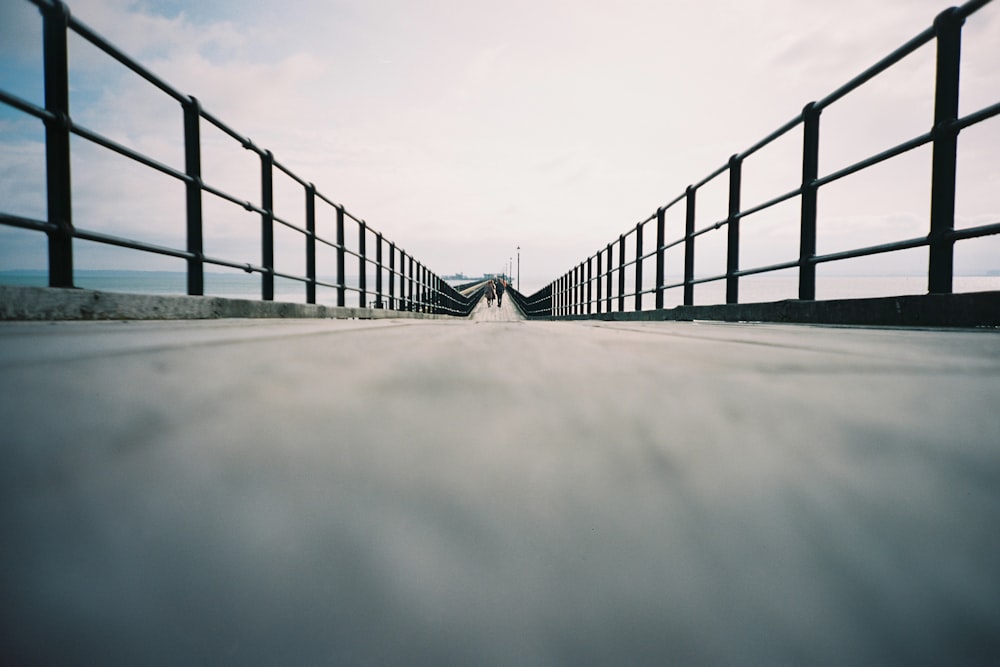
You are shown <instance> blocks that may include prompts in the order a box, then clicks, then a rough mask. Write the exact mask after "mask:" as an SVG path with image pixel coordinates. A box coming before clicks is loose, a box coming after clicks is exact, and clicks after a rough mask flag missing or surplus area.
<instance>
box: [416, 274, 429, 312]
mask: <svg viewBox="0 0 1000 667" xmlns="http://www.w3.org/2000/svg"><path fill="white" fill-rule="evenodd" d="M424 280H425V276H424V265H423V264H421V263H420V262H417V312H418V313H423V312H425V310H426V306H427V293H426V290H425V289H424Z"/></svg>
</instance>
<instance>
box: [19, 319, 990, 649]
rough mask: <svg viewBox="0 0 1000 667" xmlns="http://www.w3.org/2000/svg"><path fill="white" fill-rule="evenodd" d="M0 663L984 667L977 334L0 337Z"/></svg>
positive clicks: (257, 329) (140, 330)
mask: <svg viewBox="0 0 1000 667" xmlns="http://www.w3.org/2000/svg"><path fill="white" fill-rule="evenodd" d="M0 424H2V428H0V443H2V444H0V535H2V536H3V537H2V541H0V568H2V572H3V574H2V577H0V647H2V648H0V663H5V664H7V663H10V664H69V663H72V664H150V665H157V664H163V665H179V664H240V665H247V664H292V663H294V664H331V665H353V664H406V665H411V664H433V665H472V664H476V665H552V664H557V665H586V664H600V665H609V664H628V665H643V664H649V665H663V664H764V663H768V664H831V665H845V664H851V665H857V664H871V665H876V664H879V665H881V664H925V663H926V664H931V663H936V664H971V663H980V664H987V663H993V664H996V663H997V661H998V660H1000V632H998V628H1000V567H998V565H997V564H998V563H1000V530H998V529H997V527H998V526H1000V333H997V332H996V331H939V330H906V331H901V330H892V329H870V328H868V329H866V328H846V327H845V328H832V327H810V326H784V325H750V324H719V323H711V324H710V323H701V322H655V323H654V322H647V323H594V322H573V323H568V322H525V321H522V320H520V318H519V317H518V314H517V312H516V311H515V310H514V309H513V308H512V306H511V305H510V304H509V302H505V303H504V307H503V308H500V309H497V308H494V309H489V310H487V309H486V308H485V304H483V305H482V306H480V308H479V310H477V312H476V314H475V315H474V317H473V318H471V319H470V320H468V321H439V320H432V321H424V320H391V319H389V320H373V321H367V320H217V321H185V322H59V323H2V324H0Z"/></svg>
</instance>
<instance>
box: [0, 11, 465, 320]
mask: <svg viewBox="0 0 1000 667" xmlns="http://www.w3.org/2000/svg"><path fill="white" fill-rule="evenodd" d="M28 1H29V2H31V3H32V4H34V5H35V6H37V7H38V8H39V9H40V10H41V14H42V23H43V38H42V39H43V52H44V89H45V108H40V107H38V106H37V105H35V104H32V103H31V102H28V101H27V100H24V99H21V98H19V97H17V96H15V95H12V94H11V93H9V92H8V91H5V90H3V89H0V102H3V103H4V104H6V105H8V106H10V107H13V108H14V109H17V110H19V111H21V112H23V113H25V114H28V115H29V116H34V117H35V118H38V119H40V120H41V121H42V122H43V123H44V125H45V159H46V186H47V207H48V214H47V219H46V220H38V219H32V218H27V217H23V216H18V215H13V214H10V213H8V212H4V211H0V224H4V225H8V226H12V227H18V228H22V229H28V230H35V231H39V232H44V233H46V234H47V235H48V276H49V286H50V287H73V286H74V271H73V241H74V240H75V239H82V240H87V241H94V242H97V243H102V244H109V245H113V246H119V247H123V248H129V249H132V250H139V251H144V252H148V253H155V254H158V255H166V256H170V257H175V258H179V259H184V260H186V261H187V293H188V294H190V295H203V294H204V289H205V284H204V283H205V281H204V270H205V265H206V264H207V265H214V266H218V267H228V268H235V269H242V270H244V271H246V272H248V273H257V274H260V277H261V298H262V299H263V300H265V301H271V300H273V299H274V279H275V278H276V277H278V278H284V279H289V280H293V281H297V282H301V283H303V284H304V287H305V293H306V296H305V298H306V302H307V303H310V304H314V303H316V288H317V286H322V287H328V288H333V289H335V290H336V291H337V306H341V307H343V306H345V305H346V302H347V296H346V293H347V292H355V293H357V296H358V305H359V306H360V307H366V306H367V305H369V303H368V297H369V296H373V297H374V302H373V303H371V305H373V306H375V307H376V308H389V309H393V310H407V311H416V312H425V313H438V314H451V315H459V316H462V315H468V314H469V312H471V310H472V307H473V306H474V305H475V299H474V298H472V299H470V298H468V297H465V296H463V295H461V294H459V293H458V292H457V291H456V290H455V289H453V288H452V287H451V286H450V285H449V284H448V283H446V282H445V281H444V280H442V279H441V278H439V277H438V276H437V275H436V274H434V273H433V272H431V271H430V270H429V269H428V268H427V267H426V266H424V265H423V264H422V263H421V262H419V261H417V260H416V259H415V258H414V257H413V256H412V255H410V254H408V253H407V252H406V251H405V250H403V249H402V248H401V247H399V246H397V245H396V244H395V243H393V242H390V241H388V240H387V239H385V238H383V236H382V234H381V233H378V232H375V231H374V230H372V229H371V228H370V227H369V226H368V224H367V223H366V222H365V221H364V220H363V219H361V218H358V217H356V216H355V215H353V214H352V213H350V212H349V211H347V209H346V208H345V207H344V206H343V205H342V204H338V203H336V202H334V201H332V200H331V199H329V198H327V197H326V196H324V195H323V194H321V193H320V192H319V191H318V190H317V189H316V186H314V185H313V184H312V183H309V182H307V181H305V180H303V179H302V178H300V177H299V176H297V175H296V174H295V173H293V172H292V171H291V170H290V169H289V168H288V167H286V166H285V165H283V164H281V163H280V162H278V160H277V159H275V157H274V155H272V153H271V152H270V151H268V150H264V149H262V148H260V147H259V146H257V145H256V144H254V143H253V142H252V141H251V140H250V139H249V138H247V137H245V136H243V135H241V134H239V133H238V132H236V131H235V130H233V129H231V128H230V127H229V126H228V125H226V124H225V123H224V122H222V121H221V120H220V119H218V118H216V117H215V116H213V115H212V114H210V113H209V112H208V111H206V110H205V109H203V108H202V106H201V104H200V103H199V102H198V100H197V99H196V98H194V97H189V96H186V95H184V94H182V93H180V92H178V91H177V90H176V89H174V88H173V87H172V86H170V85H169V84H168V83H166V82H165V81H163V80H162V79H161V78H159V77H158V76H157V75H155V74H153V73H152V72H150V71H149V70H147V69H146V68H145V67H143V66H142V65H140V64H139V63H138V62H136V61H135V60H133V59H132V58H130V57H129V56H127V55H125V54H124V53H123V52H122V51H120V50H119V49H118V48H117V47H115V46H114V45H113V44H111V43H109V42H108V41H107V40H105V39H104V38H102V37H101V36H100V35H98V34H97V33H96V32H95V31H94V30H92V29H91V28H89V27H88V26H87V25H86V24H84V23H83V22H81V21H80V20H79V19H77V18H76V17H74V16H72V15H71V13H70V11H69V8H68V7H67V6H66V5H65V4H64V3H62V2H60V1H59V0H28ZM70 30H72V31H73V32H75V33H76V34H77V35H79V36H80V37H82V38H83V39H85V40H87V41H88V42H89V43H90V44H92V45H93V46H95V47H97V48H98V49H100V50H101V51H103V52H104V53H106V54H107V55H109V56H110V57H111V58H113V59H114V60H116V61H118V62H119V63H120V64H121V65H124V66H125V67H127V68H128V69H130V70H132V71H133V72H135V73H136V74H138V75H139V76H140V77H142V79H144V80H145V81H146V82H148V83H149V84H151V85H153V86H154V87H156V88H158V89H159V90H160V91H161V92H162V93H164V94H166V95H167V96H169V97H171V98H173V99H174V100H176V101H177V102H178V103H179V104H180V106H181V109H182V112H183V121H184V122H183V128H184V129H183V132H184V136H183V139H184V170H183V171H181V170H179V169H176V168H174V167H171V166H169V165H166V164H163V163H162V162H159V161H157V160H155V159H153V158H152V157H150V156H148V155H144V154H142V153H140V152H138V151H136V150H133V149H131V148H129V147H126V146H124V145H122V144H120V143H118V142H116V141H114V140H112V139H109V138H108V137H106V136H103V135H101V134H99V133H98V132H94V131H92V130H90V129H88V128H86V127H84V126H82V125H80V124H79V123H77V122H75V121H74V120H73V119H72V118H71V116H70V96H69V59H68V55H69V54H68V44H67V40H68V34H69V31H70ZM203 121H204V122H207V123H210V124H211V125H213V126H215V127H216V128H218V129H219V130H221V131H222V132H223V133H225V134H226V135H228V136H229V137H231V138H232V139H235V140H236V141H237V142H239V143H240V144H241V145H242V146H243V148H245V149H247V150H250V151H252V152H254V153H256V154H257V155H258V156H259V157H260V167H261V192H260V202H259V203H256V204H255V203H252V202H249V201H244V200H242V199H239V198H237V197H235V196H233V195H231V194H229V193H226V192H224V191H222V190H221V189H219V188H216V187H213V186H212V185H211V184H210V183H207V182H205V181H204V180H203V179H202V172H201V154H202V152H201V126H202V122H203ZM71 135H75V136H77V137H81V138H83V139H86V140H88V141H89V142H91V143H93V144H96V145H97V146H101V147H103V148H105V149H107V150H110V151H113V152H114V153H117V154H119V155H121V156H124V157H126V158H128V159H130V160H132V161H134V162H135V163H138V164H140V165H143V166H145V167H148V168H150V169H153V170H156V171H158V172H160V173H162V174H166V175H167V176H170V177H172V178H174V179H176V180H178V181H181V182H183V183H184V184H185V189H186V202H187V206H186V218H187V230H186V233H187V243H186V247H185V248H171V247H165V246H161V245H156V244H151V243H146V242H141V241H136V240H132V239H127V238H123V237H120V236H115V235H112V234H106V233H102V232H98V231H94V230H87V229H82V228H79V227H77V226H75V225H74V224H73V200H72V187H71V179H70V136H71ZM275 170H278V171H280V172H283V173H284V174H285V175H287V176H288V177H289V178H291V179H292V180H293V181H294V182H295V183H297V185H298V186H299V187H301V188H302V192H303V200H304V204H305V222H304V225H299V224H295V223H293V222H291V221H289V220H286V219H283V218H281V217H279V216H277V215H275V212H274V178H273V177H274V172H275ZM205 195H210V196H214V197H217V198H219V199H221V200H224V201H227V202H230V203H232V204H234V205H236V206H239V207H242V208H244V209H246V210H247V211H249V212H252V213H256V214H258V215H260V220H261V227H260V232H261V260H260V263H259V264H252V263H245V262H236V261H231V260H229V259H226V258H222V257H212V256H208V255H206V254H205V253H204V245H203V241H204V234H203V215H204V214H203V197H204V196H205ZM324 205H325V206H330V207H333V209H335V211H336V239H335V240H331V239H328V238H325V237H323V236H320V235H319V234H317V233H316V211H317V207H318V206H324ZM348 221H350V223H352V224H354V225H356V228H357V234H358V246H357V251H355V250H352V249H351V248H349V247H348V244H347V242H346V238H347V233H348V230H347V229H345V227H346V226H347V223H348ZM276 224H277V225H282V226H284V227H286V228H288V229H290V230H292V231H293V232H296V233H298V234H299V235H301V237H302V239H303V242H304V243H303V251H304V254H305V267H306V268H305V275H294V274H288V273H281V272H278V271H276V270H275V268H274V266H275V264H274V250H275V248H274V226H275V225H276ZM372 234H373V235H374V238H375V248H374V251H375V252H374V258H372V253H371V252H370V251H369V250H368V249H367V248H366V239H368V237H369V236H370V235H372ZM318 244H319V245H326V246H328V247H330V248H332V249H334V250H335V251H336V257H337V259H336V282H332V283H331V282H325V281H323V280H320V279H319V278H318V273H317V266H316V256H317V254H316V248H317V245H318ZM386 253H387V254H388V257H386ZM348 256H352V257H354V258H356V260H357V262H358V284H357V286H354V285H348V283H347V275H346V274H347V272H346V266H347V261H348V259H347V257H348ZM386 260H388V261H386ZM372 267H374V271H375V273H374V275H375V285H374V289H370V288H369V285H368V284H367V276H368V272H369V270H370V269H371V268H372ZM384 276H385V277H387V278H388V280H387V284H386V281H384V280H383V277H384Z"/></svg>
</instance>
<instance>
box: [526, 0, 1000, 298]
mask: <svg viewBox="0 0 1000 667" xmlns="http://www.w3.org/2000/svg"><path fill="white" fill-rule="evenodd" d="M990 1H991V0H971V1H970V2H966V3H965V4H963V5H961V6H959V7H952V8H949V9H947V10H945V11H943V12H941V13H940V14H939V15H938V16H937V18H936V19H935V20H934V23H933V25H932V26H931V27H929V28H927V29H926V30H924V31H923V32H921V33H920V34H919V35H917V36H916V37H914V38H912V39H911V40H909V41H907V42H906V43H905V44H903V45H902V46H900V47H899V48H898V49H896V50H895V51H893V52H892V53H890V54H889V55H888V56H886V57H885V58H883V59H882V60H880V61H878V62H877V63H875V64H874V65H872V66H871V67H869V68H868V69H866V70H865V71H863V72H862V73H861V74H859V75H857V76H856V77H854V78H853V79H851V80H850V81H848V82H847V83H845V84H844V85H843V86H841V87H840V88H837V89H836V90H835V91H833V92H832V93H830V94H829V95H827V96H826V97H824V98H822V99H820V100H819V101H816V102H811V103H809V104H807V105H806V106H805V107H804V108H803V110H802V111H801V113H799V114H798V115H797V116H795V117H794V118H792V119H791V120H789V121H788V122H786V123H785V124H784V125H782V126H781V127H779V128H778V129H777V130H775V131H774V132H772V133H771V134H769V135H767V136H766V137H764V138H763V139H761V140H760V141H758V142H757V143H755V144H753V145H752V146H751V147H750V148H748V149H746V150H745V151H743V152H742V153H737V154H735V155H733V156H732V157H730V158H729V160H728V161H727V162H726V164H724V165H722V166H720V167H719V168H718V169H716V170H715V171H713V172H712V173H711V174H709V175H708V176H706V177H705V178H703V179H702V180H700V181H698V182H697V183H695V184H693V185H689V186H688V187H687V188H686V189H685V191H684V192H683V193H682V194H680V195H678V196H677V197H675V198H674V199H673V200H671V201H670V202H669V203H668V204H666V205H664V206H661V207H660V208H658V209H657V210H656V212H655V213H653V214H652V215H651V216H649V217H647V218H646V219H645V220H642V221H640V222H639V223H637V224H636V225H635V226H634V227H633V228H630V229H629V230H628V231H627V232H625V233H624V234H621V235H620V236H619V237H618V239H616V240H614V241H612V242H611V243H609V244H608V245H607V246H605V247H604V248H602V249H600V250H598V251H597V252H596V253H595V254H593V255H591V256H590V257H587V258H586V259H584V260H583V261H582V262H580V263H579V264H577V265H576V266H574V267H573V268H572V269H570V270H569V271H567V272H566V273H564V274H562V275H561V276H560V277H559V278H556V279H555V280H554V281H552V282H551V283H549V284H548V285H547V286H545V287H544V288H542V289H541V290H539V291H538V292H536V293H535V294H533V295H531V296H528V297H525V298H524V306H523V308H524V311H525V314H526V315H528V316H529V317H579V316H586V315H593V314H600V313H602V311H603V312H605V313H611V312H613V306H614V305H615V303H616V302H617V312H623V311H625V310H626V299H630V298H632V299H634V310H635V311H641V310H642V309H643V303H642V297H643V296H644V295H647V294H654V295H655V304H656V305H655V308H656V309H662V308H663V303H664V292H666V291H667V290H669V289H677V288H681V289H683V292H684V295H683V304H684V305H685V306H692V305H693V304H694V286H695V285H700V284H705V283H710V282H718V281H725V282H726V303H727V304H738V303H740V301H739V279H740V278H741V277H744V276H750V275H757V274H762V273H769V272H773V271H780V270H787V269H798V298H799V299H800V300H803V301H814V300H815V298H816V266H817V265H820V264H824V263H828V262H835V261H839V260H845V259H853V258H858V257H864V256H870V255H876V254H881V253H888V252H894V251H899V250H907V249H912V248H917V247H923V246H926V247H928V248H929V262H928V292H929V293H931V294H951V293H952V279H953V264H954V245H955V243H956V242H957V241H960V240H966V239H972V238H979V237H983V236H989V235H996V234H1000V222H997V223H994V224H987V225H980V226H977V227H973V228H966V229H961V230H956V229H955V180H956V179H955V175H956V174H955V172H956V155H957V138H958V134H959V132H961V131H962V130H964V129H966V128H968V127H970V126H972V125H975V124H977V123H980V122H983V121H985V120H987V119H990V118H993V117H995V116H998V115H1000V102H997V103H995V104H991V105H989V106H987V107H985V108H983V109H979V110H977V111H974V112H972V113H969V114H966V115H965V116H962V117H959V116H958V92H959V76H958V75H959V67H958V65H959V60H960V56H961V34H962V32H961V31H962V26H963V24H964V22H965V20H966V19H967V18H968V17H970V16H972V15H973V14H974V13H975V12H976V11H978V10H979V9H981V8H982V7H984V6H985V5H987V4H989V2H990ZM932 40H936V42H937V67H936V70H935V84H936V92H935V105H934V123H933V126H932V128H931V129H930V130H929V131H928V132H926V133H924V134H921V135H919V136H917V137H913V138H911V139H909V140H907V141H904V142H902V143H900V144H898V145H896V146H893V147H891V148H889V149H887V150H884V151H881V152H880V153H877V154H874V155H871V156H868V157H866V158H864V159H863V160H860V161H858V162H856V163H854V164H851V165H848V166H846V167H843V168H841V169H839V170H837V171H835V172H832V173H829V174H826V175H824V176H820V175H819V173H818V162H819V128H820V122H819V121H820V114H821V112H822V111H823V110H824V109H825V108H827V107H829V106H830V105H831V104H833V103H834V102H836V101H837V100H839V99H841V98H843V97H844V96H846V95H848V94H850V93H851V92H853V91H854V90H856V89H857V88H859V87H860V86H861V85H863V84H864V83H866V82H867V81H869V80H871V79H873V78H875V77H876V76H878V75H879V74H881V73H882V72H884V71H886V70H888V69H889V68H890V67H892V66H893V65H895V64H896V63H898V62H900V61H901V60H903V59H904V58H906V57H907V56H909V55H910V54H912V53H913V52H915V51H916V50H917V49H919V48H920V47H922V46H924V45H925V44H927V43H929V42H931V41H932ZM799 126H802V128H803V148H802V165H801V166H802V181H801V183H800V184H799V186H798V187H797V188H795V189H794V190H792V191H790V192H786V193H784V194H782V195H779V196H777V197H774V198H772V199H770V200H768V201H766V202H764V203H762V204H756V205H754V206H751V207H748V208H742V207H741V202H740V191H741V184H742V170H743V162H744V161H745V160H746V159H747V158H748V157H750V156H751V155H752V154H754V153H756V152H757V151H759V150H760V149H762V148H764V147H765V146H767V145H769V144H771V143H772V142H774V141H776V140H778V139H779V138H781V137H783V136H785V135H786V134H788V133H789V132H790V131H792V130H793V129H796V128H798V127H799ZM927 144H931V145H932V150H933V157H932V176H931V178H932V182H931V214H930V229H929V231H928V234H927V236H924V237H920V238H912V239H904V240H901V241H896V242H893V243H882V244H878V245H870V246H866V247H862V248H856V249H853V250H848V251H843V252H834V253H828V254H823V255H817V254H816V199H817V193H818V191H819V189H820V188H821V187H822V186H825V185H828V184H830V183H833V182H835V181H837V180H840V179H842V178H844V177H846V176H849V175H851V174H854V173H857V172H859V171H862V170H864V169H867V168H868V167H871V166H874V165H876V164H879V163H881V162H884V161H886V160H890V159H893V158H895V157H897V156H900V155H902V154H904V153H907V152H909V151H911V150H913V149H915V148H918V147H920V146H924V145H927ZM723 174H728V175H729V211H728V215H727V217H726V218H725V219H723V220H719V221H716V222H713V223H711V224H709V225H707V226H703V227H700V228H696V211H697V206H696V200H697V193H698V191H699V190H700V189H701V188H702V187H703V186H705V185H706V184H708V183H709V182H711V181H713V180H714V179H716V178H718V177H720V176H722V175H723ZM795 198H798V199H799V200H800V204H801V209H800V222H799V224H800V232H799V237H800V250H799V255H798V257H796V258H795V259H791V260H788V261H784V262H780V263H776V264H771V265H768V266H762V267H750V268H741V267H740V261H739V260H740V254H739V242H740V223H741V222H742V221H743V220H744V219H745V218H747V217H749V216H750V215H752V214H755V213H758V212H760V211H764V210H766V209H769V208H771V207H773V206H776V205H778V204H780V203H782V202H786V201H789V200H791V199H795ZM681 202H684V205H685V229H684V234H683V235H682V236H681V237H680V238H677V239H674V240H668V239H667V238H666V237H665V224H664V214H665V212H666V211H667V210H669V209H671V208H673V207H674V206H676V205H679V204H680V203H681ZM654 220H655V221H656V226H657V227H656V228H657V232H656V234H657V239H656V248H655V249H654V250H653V251H651V252H645V253H644V252H643V248H642V239H643V230H644V228H645V226H646V225H648V224H650V223H652V222H653V221H654ZM723 228H725V229H726V230H727V235H728V238H727V257H726V272H725V273H724V274H721V275H715V276H709V277H699V278H696V277H695V272H694V258H695V255H694V248H695V241H696V239H698V238H699V237H701V236H704V235H706V234H710V233H712V232H715V231H717V230H720V229H723ZM632 234H635V235H636V237H635V248H634V252H633V255H632V256H631V257H628V258H626V256H625V255H626V251H625V244H626V241H628V240H629V239H630V237H631V235H632ZM680 245H683V246H684V274H683V275H684V278H683V280H682V281H680V282H674V283H670V284H668V283H667V281H666V278H665V268H664V267H665V264H664V261H665V260H664V253H665V251H666V250H668V249H670V248H673V247H676V246H680ZM616 250H617V253H616V252H615V251H616ZM616 255H617V258H618V259H617V264H616V263H615V257H616ZM654 258H655V262H656V281H655V287H653V288H651V289H643V274H642V268H643V264H644V263H645V262H647V261H648V260H651V259H654ZM595 264H596V271H595V270H594V268H595ZM629 267H635V269H634V286H632V287H630V288H626V285H625V269H626V268H629ZM616 277H617V280H615V278H616ZM616 283H617V289H615V284H616Z"/></svg>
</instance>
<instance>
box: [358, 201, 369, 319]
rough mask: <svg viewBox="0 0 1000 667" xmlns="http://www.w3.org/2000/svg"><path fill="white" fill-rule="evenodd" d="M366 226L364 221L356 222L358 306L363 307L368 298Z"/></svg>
mask: <svg viewBox="0 0 1000 667" xmlns="http://www.w3.org/2000/svg"><path fill="white" fill-rule="evenodd" d="M367 230H368V227H367V225H366V224H365V221H364V220H362V221H361V222H359V223H358V307H359V308H364V307H365V299H367V298H368V260H367V258H366V257H365V237H366V236H367Z"/></svg>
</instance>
